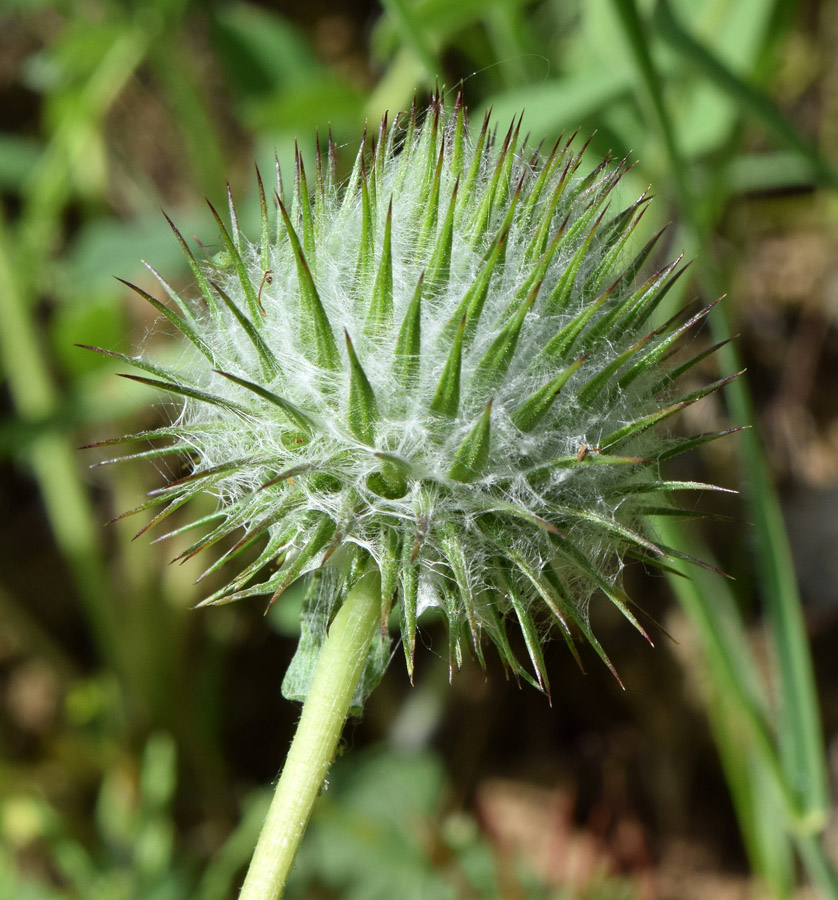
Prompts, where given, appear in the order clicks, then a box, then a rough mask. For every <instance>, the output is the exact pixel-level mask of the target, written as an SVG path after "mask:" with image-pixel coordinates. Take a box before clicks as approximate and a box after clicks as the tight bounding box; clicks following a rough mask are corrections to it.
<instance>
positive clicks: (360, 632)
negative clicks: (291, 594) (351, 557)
mask: <svg viewBox="0 0 838 900" xmlns="http://www.w3.org/2000/svg"><path fill="white" fill-rule="evenodd" d="M380 624H381V578H380V576H379V574H378V572H377V571H376V572H370V573H368V574H367V575H365V576H364V577H363V578H362V579H361V580H360V581H359V582H358V583H357V584H356V585H355V587H353V588H352V590H351V591H349V593H348V594H347V595H346V599H345V600H344V601H343V605H342V606H341V608H340V610H339V612H338V614H337V615H336V616H335V620H334V622H332V625H331V627H330V628H329V634H328V635H327V637H326V640H325V642H324V644H323V649H322V651H321V653H320V658H319V659H318V661H317V668H316V670H315V673H314V679H313V681H312V683H311V689H310V691H309V694H308V697H307V698H306V702H305V705H304V706H303V714H302V717H301V718H300V724H299V725H298V726H297V733H296V734H295V735H294V740H293V742H292V744H291V749H290V750H289V751H288V756H287V758H286V760H285V767H284V768H283V770H282V775H281V777H280V779H279V783H278V784H277V786H276V792H275V793H274V799H273V801H272V802H271V807H270V809H269V810H268V816H267V818H266V819H265V824H264V825H263V826H262V833H261V834H260V835H259V840H258V842H257V844H256V850H255V851H254V853H253V859H252V861H251V863H250V869H249V870H248V872H247V877H246V878H245V880H244V885H243V887H242V891H241V894H240V896H239V900H277V898H279V897H280V896H282V891H283V889H284V887H285V883H286V881H287V879H288V874H289V872H290V871H291V866H292V865H293V863H294V857H295V856H296V854H297V848H298V847H299V845H300V841H301V839H302V836H303V832H304V831H305V828H306V824H307V823H308V820H309V816H310V815H311V810H312V807H313V806H314V801H315V800H316V799H317V796H318V794H319V793H320V789H321V787H322V786H323V780H324V778H325V777H326V773H327V772H328V770H329V766H330V765H331V764H332V760H333V759H334V757H335V751H336V750H337V745H338V741H339V740H340V735H341V732H342V731H343V725H344V722H345V721H346V717H347V715H348V714H349V705H350V703H351V702H352V696H353V694H354V693H355V688H356V687H357V686H358V682H359V681H360V678H361V673H362V672H363V670H364V663H365V662H366V659H367V651H368V650H369V646H370V642H371V641H372V638H373V635H374V634H375V631H376V628H378V627H379V626H380Z"/></svg>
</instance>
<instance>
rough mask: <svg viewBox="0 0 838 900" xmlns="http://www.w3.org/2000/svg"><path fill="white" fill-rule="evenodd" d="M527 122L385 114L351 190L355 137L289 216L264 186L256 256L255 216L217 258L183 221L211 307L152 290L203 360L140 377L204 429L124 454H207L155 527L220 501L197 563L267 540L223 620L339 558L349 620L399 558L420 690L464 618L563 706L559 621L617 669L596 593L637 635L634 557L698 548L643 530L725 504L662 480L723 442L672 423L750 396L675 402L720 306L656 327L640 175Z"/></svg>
mask: <svg viewBox="0 0 838 900" xmlns="http://www.w3.org/2000/svg"><path fill="white" fill-rule="evenodd" d="M520 124H521V123H520V120H519V121H518V122H517V123H513V125H512V126H511V127H510V128H509V131H508V132H507V133H506V135H505V137H503V138H502V139H501V138H499V136H498V135H497V134H496V132H495V131H494V130H493V129H492V128H490V125H489V120H488V116H487V118H486V121H485V122H484V123H483V127H482V128H481V129H480V131H479V132H478V133H477V134H476V135H474V134H473V133H472V132H470V130H469V127H468V122H467V114H466V111H465V109H464V107H463V105H462V103H461V101H460V100H459V98H458V101H457V103H456V104H455V107H454V109H453V110H452V111H450V112H447V111H446V110H445V109H444V105H443V103H442V100H441V98H440V97H437V98H435V99H434V100H433V102H432V103H431V106H430V108H429V110H428V111H427V113H426V114H425V115H424V117H422V119H420V118H419V117H418V116H417V112H416V109H415V107H414V109H413V110H412V111H411V112H410V113H407V114H403V115H399V116H397V117H396V119H395V121H394V122H393V123H392V125H388V123H387V119H386V117H385V119H384V121H383V122H382V124H381V128H380V130H379V133H378V137H377V140H370V141H367V140H366V138H365V139H364V141H363V142H362V144H361V148H360V151H359V153H358V156H357V161H356V163H355V166H354V169H353V171H352V173H351V176H350V177H349V179H348V181H347V182H346V183H343V184H342V183H339V182H338V179H337V175H336V152H335V147H334V145H333V144H332V142H331V140H330V141H329V145H328V151H327V152H326V154H325V155H323V156H321V154H320V152H319V149H318V155H317V162H316V172H315V177H314V180H313V183H312V184H311V185H310V183H309V178H308V175H307V173H306V171H305V169H304V167H303V164H302V162H301V160H300V158H299V155H298V157H297V161H296V167H295V173H294V186H293V191H291V192H290V193H291V196H290V200H289V198H288V197H287V195H285V194H284V193H283V186H282V180H281V177H280V174H279V171H277V179H278V186H277V193H276V195H275V197H274V201H275V202H274V203H269V202H268V200H267V198H266V196H265V191H264V189H263V185H262V180H261V178H259V179H258V183H259V192H260V198H261V219H262V227H261V232H262V233H261V237H260V239H259V241H258V243H256V244H253V243H250V242H249V241H247V240H246V239H245V237H244V236H243V235H242V234H241V232H240V230H239V225H238V220H237V217H236V212H235V209H234V206H233V204H232V202H231V203H230V218H231V226H230V227H229V228H228V227H227V226H226V225H225V224H223V222H222V220H221V218H220V217H219V215H218V213H217V212H216V211H215V210H214V209H213V210H212V212H213V215H214V216H215V219H216V221H217V223H218V228H219V232H220V236H221V241H222V242H223V250H222V251H221V252H220V253H218V254H216V256H214V257H213V258H212V259H211V260H209V261H208V262H206V263H199V262H197V261H196V259H195V257H194V256H193V254H192V252H191V251H190V249H189V248H188V246H187V244H186V242H185V241H184V239H183V238H182V237H181V235H180V233H179V232H178V231H177V229H175V228H174V226H172V228H173V229H174V231H175V235H176V237H177V239H178V241H179V242H180V244H181V246H182V248H183V250H184V252H185V253H186V256H187V259H188V261H189V264H190V266H191V269H192V272H193V274H194V278H195V281H196V282H197V285H198V288H199V289H200V293H201V297H202V301H201V302H200V303H198V304H193V303H190V302H187V301H186V300H184V299H182V298H181V297H180V296H179V295H178V294H177V293H176V292H175V291H174V290H173V289H172V288H171V287H170V286H169V285H168V284H167V283H166V282H165V281H164V280H163V279H162V278H160V277H159V276H157V273H156V272H154V270H152V272H153V274H154V275H155V276H156V277H157V278H158V279H159V281H160V283H161V285H162V286H163V289H164V290H165V292H166V294H167V295H168V297H169V299H170V300H171V302H172V304H173V307H176V309H177V311H175V309H174V308H173V307H170V306H165V305H164V304H163V303H161V302H160V301H158V300H156V299H155V298H153V297H151V296H150V295H148V294H147V293H146V292H145V291H143V290H142V289H140V288H137V287H134V290H136V291H137V293H139V294H140V295H141V296H143V297H144V298H145V299H146V300H148V301H149V302H150V303H151V304H152V305H153V306H154V307H155V308H156V309H158V310H159V311H160V312H161V313H163V314H164V315H165V316H167V317H168V319H169V320H170V321H171V322H172V323H173V324H174V325H175V327H176V328H177V329H178V330H179V331H180V332H182V334H183V335H184V336H185V337H186V338H187V339H188V340H189V342H191V345H192V347H191V350H192V352H191V356H190V358H189V359H188V360H187V361H186V362H184V364H183V365H182V366H181V367H180V368H179V369H178V370H177V371H169V370H167V369H164V368H163V367H161V366H159V365H157V364H156V363H153V362H149V361H147V360H146V359H144V358H137V359H133V358H132V359H128V358H127V357H122V358H123V359H125V360H127V361H129V362H130V363H131V364H132V365H134V366H137V367H139V368H140V369H141V370H143V371H144V372H146V373H147V375H143V376H126V377H129V378H133V379H134V380H136V381H141V382H144V383H146V384H150V385H153V386H155V387H157V388H159V389H161V390H163V391H166V392H169V393H170V394H174V395H175V396H176V397H178V398H179V399H180V400H181V402H182V403H183V407H182V410H181V412H180V415H179V417H178V419H177V421H176V423H175V424H174V425H172V426H171V427H164V428H159V429H156V430H154V431H151V432H144V433H142V434H138V435H131V436H129V437H127V438H122V439H120V440H121V441H137V442H145V441H147V440H149V439H152V440H157V439H161V440H163V441H164V443H163V445H161V446H155V447H154V448H153V449H151V450H144V451H142V452H140V453H136V454H132V456H131V457H129V458H137V457H143V458H157V457H162V456H167V455H173V454H174V455H183V456H185V457H186V458H187V459H188V465H189V474H188V475H186V476H185V477H182V478H179V479H178V480H176V481H172V482H171V483H169V484H168V485H167V486H165V487H163V488H160V489H158V490H156V491H154V492H153V493H152V495H151V497H150V499H149V501H148V502H147V503H145V504H143V505H142V506H141V507H139V509H140V510H143V509H148V508H150V507H154V506H156V505H158V504H160V505H162V507H163V508H162V511H160V512H159V513H158V514H157V515H156V516H155V517H154V518H153V519H152V522H151V523H149V525H152V524H156V523H157V522H159V521H160V520H162V519H163V518H165V517H166V516H168V515H169V514H170V513H171V512H173V511H174V510H176V509H178V508H179V507H180V506H182V505H183V504H184V503H186V502H187V501H188V500H189V499H190V498H191V497H193V496H194V495H196V494H198V493H199V492H202V491H207V492H210V493H212V494H214V495H215V496H216V497H217V498H218V509H217V512H215V513H214V514H212V515H209V516H206V517H205V518H203V519H201V520H200V521H196V522H192V523H191V524H189V525H187V526H184V527H181V528H178V529H177V530H176V531H175V532H172V533H173V534H176V533H180V532H183V531H185V530H186V529H191V528H198V527H203V528H204V529H205V533H204V536H202V537H200V539H199V540H198V541H197V542H196V543H195V544H194V545H193V546H192V547H190V548H189V549H188V550H187V551H186V552H185V553H184V554H182V556H184V557H190V556H193V555H194V554H196V553H197V552H199V551H200V550H202V549H204V548H206V547H209V546H211V545H213V544H216V543H217V542H218V541H221V540H222V539H224V538H225V537H228V536H230V535H233V534H239V535H241V537H240V539H239V540H238V542H237V543H235V545H234V546H233V547H232V548H231V549H229V550H228V551H227V552H226V553H225V554H224V555H223V556H222V557H221V558H220V559H219V560H218V561H217V562H215V563H214V564H213V565H212V566H211V568H210V571H214V570H216V569H217V568H218V567H219V566H220V565H221V564H222V563H226V562H228V561H229V560H231V559H233V558H234V557H236V556H238V555H239V554H242V553H244V552H245V551H246V550H248V549H250V556H248V557H246V559H247V560H248V561H247V564H246V565H245V566H244V567H243V568H242V569H241V570H240V571H239V572H238V573H237V574H235V575H234V577H233V578H232V579H231V580H230V581H229V583H228V584H227V585H226V586H225V587H223V588H222V589H220V590H218V591H217V592H216V593H214V594H213V595H212V596H210V597H209V598H208V599H207V600H206V601H205V602H206V603H221V602H227V601H230V600H236V599H238V598H241V597H247V596H251V595H257V594H270V595H271V602H273V601H274V600H276V599H277V597H279V595H280V594H281V593H282V592H283V590H285V589H286V588H287V587H288V586H289V585H290V584H292V582H294V581H295V580H296V579H298V578H299V577H300V576H301V575H303V574H304V573H306V572H310V571H312V570H314V569H317V568H319V567H322V566H324V565H327V563H328V569H329V570H330V571H331V573H332V574H331V575H330V582H331V590H332V591H333V592H334V596H335V597H337V598H338V601H339V598H340V597H341V596H342V595H343V593H344V592H345V591H346V590H347V589H348V587H349V585H350V583H351V582H352V580H353V579H355V578H357V577H358V573H359V572H361V571H363V569H364V567H366V566H368V565H369V564H370V560H372V561H374V563H375V564H376V565H377V566H378V567H379V569H380V573H381V584H382V596H381V606H382V622H383V623H386V622H387V621H388V619H389V615H390V612H391V609H392V608H393V606H394V605H396V606H397V607H398V611H399V612H398V615H399V618H400V624H401V637H402V641H403V644H404V649H405V654H406V657H407V663H408V667H409V668H410V669H412V665H413V656H414V646H415V640H416V629H417V619H418V617H419V616H420V615H421V613H422V612H423V611H424V610H426V609H428V608H430V607H438V608H439V609H441V610H442V611H443V612H444V614H445V616H446V618H447V620H448V624H449V631H450V652H451V665H452V668H453V667H454V666H459V664H460V661H461V656H462V651H461V643H462V640H463V638H464V637H470V641H471V643H472V644H473V646H474V649H475V652H476V654H477V656H478V659H480V661H481V662H482V660H483V657H482V637H483V635H487V636H488V637H489V638H490V639H491V641H492V642H494V644H495V645H496V646H497V648H498V650H499V652H500V655H501V657H502V658H503V660H504V661H505V663H506V664H507V665H508V666H510V667H511V669H512V670H513V671H514V672H515V673H516V674H519V675H521V676H522V677H524V678H525V679H527V680H529V681H531V682H533V683H535V684H537V685H538V686H539V687H541V688H542V689H544V690H547V682H546V675H545V670H544V662H543V658H542V650H541V640H542V637H543V635H544V633H545V631H546V628H547V626H548V624H549V623H550V622H557V623H558V625H559V627H560V629H561V631H562V632H563V634H564V636H565V638H566V640H567V642H568V645H569V646H570V648H571V650H572V651H573V653H574V654H576V649H575V647H574V641H573V637H572V633H573V630H576V629H578V631H580V632H581V633H582V634H583V635H584V636H585V637H586V638H587V640H588V641H589V642H590V643H591V644H592V645H593V647H594V648H595V649H596V651H597V653H599V655H600V656H601V657H602V658H603V659H604V660H605V662H606V663H607V664H608V665H609V666H610V663H609V662H608V659H607V657H606V655H605V653H604V651H603V649H602V647H601V646H600V644H599V642H598V641H597V639H596V637H595V636H594V635H593V633H592V632H591V629H590V626H589V624H588V617H587V604H588V600H589V598H590V597H591V595H592V594H593V593H595V592H601V593H602V594H604V595H605V596H606V597H608V598H609V599H610V601H611V602H613V603H614V604H615V605H616V606H618V607H619V609H620V610H621V611H622V612H623V614H624V615H626V616H627V617H628V618H629V619H630V620H631V621H632V622H633V623H634V624H635V625H637V622H636V620H635V619H634V617H633V615H632V613H631V612H630V610H629V604H628V601H627V598H626V597H625V595H624V594H623V592H622V590H621V588H620V585H619V575H620V570H621V566H622V559H623V557H624V556H626V555H630V556H634V557H640V558H641V559H644V560H647V561H652V562H660V561H661V560H662V559H663V558H665V557H667V556H670V555H673V554H675V551H674V550H671V549H669V548H665V547H662V546H660V545H659V544H657V543H655V542H654V541H653V540H652V539H650V538H649V537H647V536H645V535H644V534H642V533H641V531H640V530H639V528H640V527H641V526H640V524H639V523H640V522H641V521H642V517H643V514H644V513H648V512H655V511H660V508H661V507H662V506H665V505H666V504H665V502H664V500H663V499H662V498H665V496H666V495H667V494H668V493H669V492H670V491H672V490H675V489H690V488H702V487H707V486H706V485H699V484H695V483H685V482H672V481H667V480H666V479H664V478H663V477H662V476H661V474H660V472H659V464H660V462H661V461H662V460H663V459H665V458H667V457H670V456H673V455H675V454H676V453H679V452H682V451H684V450H686V449H689V448H691V447H694V446H696V445H697V444H698V443H700V442H701V441H703V440H708V439H710V438H712V437H715V436H716V435H704V436H700V437H697V438H688V439H681V440H668V441H662V440H661V439H660V438H658V437H655V436H654V434H653V431H652V426H654V425H656V424H657V423H658V422H660V421H661V420H663V419H666V418H667V417H668V416H670V415H672V414H673V413H675V412H677V411H678V410H680V409H682V408H683V407H685V406H687V405H688V404H690V403H693V402H694V401H696V400H698V399H699V398H701V397H704V396H706V395H707V394H709V393H711V392H712V391H714V390H716V388H718V387H719V386H720V385H721V384H723V383H724V380H722V381H719V382H716V383H715V384H711V385H709V386H707V387H704V388H702V389H701V390H698V391H695V392H694V393H690V394H688V395H686V396H680V397H679V396H678V395H677V394H675V395H673V382H674V380H675V379H676V378H677V377H678V376H679V375H681V374H682V373H683V372H684V371H686V370H687V369H689V368H690V367H691V366H692V365H693V364H694V363H696V362H697V361H698V360H699V359H701V358H703V357H704V356H706V355H707V354H706V353H702V354H700V355H699V356H698V357H696V358H693V359H691V360H689V361H688V362H686V363H684V364H682V365H680V367H677V368H673V369H667V368H664V367H663V365H662V364H664V363H665V362H666V360H667V359H668V357H670V355H671V354H672V352H673V344H674V343H675V341H677V339H678V338H679V337H680V336H681V335H682V334H683V333H684V332H685V331H686V330H687V329H688V328H690V326H692V325H693V324H695V323H697V322H698V321H699V320H701V319H702V318H703V317H704V316H705V315H706V314H707V312H708V310H709V307H708V308H707V309H703V310H701V311H699V312H698V313H697V314H695V315H693V316H692V317H688V316H687V315H678V316H676V317H675V318H673V319H671V320H669V321H668V322H666V323H665V324H663V325H661V326H659V327H657V328H654V329H652V327H651V325H650V320H651V318H652V314H653V312H654V311H655V309H656V307H658V304H659V303H660V302H661V299H662V298H663V297H664V295H665V294H666V292H667V290H668V289H669V287H670V286H671V285H672V284H673V282H674V280H675V278H676V277H677V275H678V274H680V272H679V271H678V263H677V262H676V263H673V264H671V265H668V266H666V267H665V268H663V269H661V270H660V271H658V272H657V273H656V274H654V275H653V276H652V277H651V278H649V279H648V280H646V281H638V280H636V276H637V273H638V271H639V270H640V268H641V266H642V265H643V264H644V262H645V261H646V259H647V257H648V256H649V254H650V252H651V250H652V247H653V245H654V243H655V238H653V239H652V240H651V241H649V242H648V243H647V244H646V245H645V246H644V247H643V248H642V249H641V250H640V251H639V252H638V253H636V255H633V256H631V255H630V254H627V253H626V250H627V245H628V244H629V241H630V239H631V237H632V234H633V232H634V229H635V226H636V225H637V223H638V221H639V220H640V218H641V216H642V214H643V211H644V208H645V206H646V203H647V201H648V197H647V196H646V195H644V196H641V197H640V198H639V199H638V200H637V201H636V202H635V203H633V204H632V205H631V206H629V207H628V208H627V209H625V210H623V211H621V212H618V213H616V214H615V213H614V212H613V211H611V209H610V208H609V198H610V196H611V195H612V193H613V190H614V188H615V186H616V185H617V184H618V182H619V180H620V177H621V175H622V174H623V172H624V171H625V165H624V164H610V163H608V162H605V163H603V164H602V165H600V166H599V167H598V168H596V169H595V170H594V171H593V172H591V173H590V174H588V175H585V176H584V177H583V176H581V175H579V174H578V169H579V167H580V162H581V153H575V152H574V151H573V149H572V148H571V141H567V142H566V143H562V142H560V143H557V144H556V146H555V147H554V148H553V150H552V152H550V153H549V154H548V155H546V156H545V155H542V154H541V153H540V152H539V150H534V149H532V148H529V149H528V148H527V146H526V140H523V141H522V140H521V138H520ZM272 206H273V207H275V208H276V210H277V213H276V216H275V217H272V216H271V215H270V214H269V208H270V207H272ZM272 219H273V221H272ZM708 352H710V351H708ZM112 355H113V354H112ZM147 376H149V377H147ZM118 442H119V441H113V442H104V443H118ZM147 527H149V526H147ZM144 530H145V529H144ZM254 545H255V547H254ZM510 623H512V624H513V625H514V627H515V628H519V629H520V632H521V634H522V636H523V642H524V645H525V646H526V651H527V653H528V655H529V658H530V662H531V664H532V674H530V673H529V672H528V670H526V669H525V667H524V666H523V665H522V664H521V663H520V662H519V661H518V660H517V658H516V656H515V653H514V652H513V650H512V647H511V645H510V642H509V639H508V636H507V628H508V627H509V625H510ZM637 627H638V628H640V626H639V625H637ZM641 630H642V629H641Z"/></svg>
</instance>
